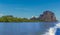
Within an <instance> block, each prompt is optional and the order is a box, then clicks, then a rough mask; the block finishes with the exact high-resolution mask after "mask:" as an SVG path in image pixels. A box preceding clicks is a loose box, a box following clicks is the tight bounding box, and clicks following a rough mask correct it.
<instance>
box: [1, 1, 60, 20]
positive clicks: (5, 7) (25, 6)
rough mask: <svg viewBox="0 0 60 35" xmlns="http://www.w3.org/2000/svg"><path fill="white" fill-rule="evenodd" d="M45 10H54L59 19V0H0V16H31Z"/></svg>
mask: <svg viewBox="0 0 60 35" xmlns="http://www.w3.org/2000/svg"><path fill="white" fill-rule="evenodd" d="M45 10H50V11H52V12H54V13H55V15H56V17H57V19H58V20H60V0H0V16H2V15H13V16H15V17H25V18H31V17H32V16H39V15H40V14H42V13H43V11H45Z"/></svg>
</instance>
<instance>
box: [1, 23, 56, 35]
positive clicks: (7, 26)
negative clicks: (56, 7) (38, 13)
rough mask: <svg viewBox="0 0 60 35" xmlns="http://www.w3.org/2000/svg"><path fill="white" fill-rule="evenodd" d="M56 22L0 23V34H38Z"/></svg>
mask: <svg viewBox="0 0 60 35" xmlns="http://www.w3.org/2000/svg"><path fill="white" fill-rule="evenodd" d="M56 23H57V22H22V23H0V34H1V35H40V34H43V33H45V32H46V31H47V30H48V29H49V28H50V27H54V26H55V24H56Z"/></svg>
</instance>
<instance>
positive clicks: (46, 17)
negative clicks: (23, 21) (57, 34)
mask: <svg viewBox="0 0 60 35" xmlns="http://www.w3.org/2000/svg"><path fill="white" fill-rule="evenodd" d="M31 20H42V21H47V22H50V21H51V22H53V21H57V20H56V17H55V14H54V13H53V12H52V11H44V12H43V14H41V15H40V16H39V17H38V18H36V17H32V18H31Z"/></svg>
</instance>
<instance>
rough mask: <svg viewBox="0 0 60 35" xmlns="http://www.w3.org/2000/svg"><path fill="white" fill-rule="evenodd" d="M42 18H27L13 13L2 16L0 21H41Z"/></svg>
mask: <svg viewBox="0 0 60 35" xmlns="http://www.w3.org/2000/svg"><path fill="white" fill-rule="evenodd" d="M39 21H40V20H30V19H27V18H17V17H13V16H11V15H9V16H2V17H0V22H39Z"/></svg>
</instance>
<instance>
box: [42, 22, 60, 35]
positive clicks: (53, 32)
mask: <svg viewBox="0 0 60 35" xmlns="http://www.w3.org/2000/svg"><path fill="white" fill-rule="evenodd" d="M57 28H60V23H58V24H56V26H54V27H52V28H50V29H49V30H48V32H46V33H45V34H43V35H55V32H56V30H57Z"/></svg>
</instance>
